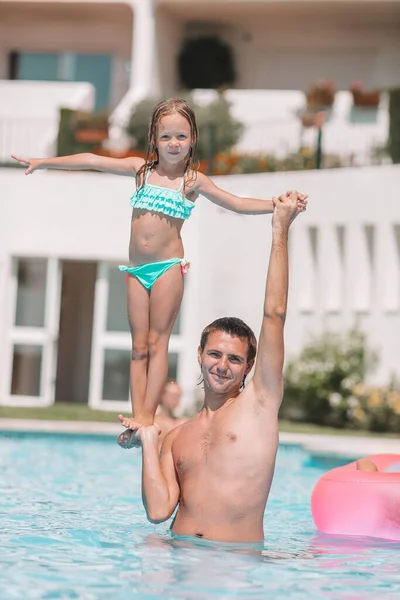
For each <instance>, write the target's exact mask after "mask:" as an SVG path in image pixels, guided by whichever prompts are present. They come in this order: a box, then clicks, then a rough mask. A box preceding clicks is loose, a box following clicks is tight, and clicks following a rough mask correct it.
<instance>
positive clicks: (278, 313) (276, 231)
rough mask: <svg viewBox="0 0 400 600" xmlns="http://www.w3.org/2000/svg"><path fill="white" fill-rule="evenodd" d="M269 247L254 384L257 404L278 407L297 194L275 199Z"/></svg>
mask: <svg viewBox="0 0 400 600" xmlns="http://www.w3.org/2000/svg"><path fill="white" fill-rule="evenodd" d="M273 202H274V214H273V218H272V247H271V254H270V260H269V266H268V274H267V283H266V288H265V301H264V315H263V321H262V326H261V333H260V339H259V343H258V352H257V360H256V365H255V370H254V377H253V380H252V382H253V385H254V387H255V390H256V393H257V396H258V398H259V400H260V401H262V402H264V401H268V402H273V403H274V404H276V405H277V408H279V406H280V404H281V402H282V396H283V373H282V372H283V361H284V341H283V328H284V325H285V319H286V311H287V299H288V282H289V259H288V232H289V227H290V225H291V223H292V222H293V221H294V219H295V218H296V217H297V215H298V214H299V213H300V212H301V209H300V208H299V207H298V194H297V192H289V193H288V194H287V195H285V196H280V197H279V198H274V199H273Z"/></svg>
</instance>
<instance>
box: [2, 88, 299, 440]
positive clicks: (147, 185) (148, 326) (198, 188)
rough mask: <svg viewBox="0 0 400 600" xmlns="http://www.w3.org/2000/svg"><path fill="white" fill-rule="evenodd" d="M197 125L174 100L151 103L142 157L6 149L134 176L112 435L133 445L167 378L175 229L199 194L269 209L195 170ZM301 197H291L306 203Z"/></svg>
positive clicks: (176, 266)
mask: <svg viewBox="0 0 400 600" xmlns="http://www.w3.org/2000/svg"><path fill="white" fill-rule="evenodd" d="M197 136H198V132H197V125H196V119H195V115H194V112H193V110H192V109H191V108H190V106H189V105H188V104H187V103H186V102H185V101H184V100H180V99H176V98H174V99H171V100H166V101H163V102H160V103H159V104H158V105H157V106H156V107H155V109H154V111H153V114H152V117H151V122H150V128H149V146H148V150H147V156H146V159H145V160H143V159H142V158H136V157H133V158H120V159H118V158H108V157H104V156H97V155H95V154H76V155H73V156H62V157H56V158H49V159H24V158H19V157H17V156H13V158H14V159H15V160H17V161H18V162H20V163H21V164H22V165H24V166H26V165H27V166H28V168H27V169H26V171H25V174H26V175H29V174H30V173H33V172H34V171H37V170H39V169H67V170H79V169H91V170H96V171H103V172H106V173H114V174H115V175H127V176H129V177H135V178H136V191H135V192H134V193H133V195H132V197H131V206H132V208H133V212H132V225H131V237H130V244H129V265H128V266H120V270H121V271H122V272H124V273H126V274H127V276H128V277H127V286H128V318H129V326H130V330H131V335H132V355H131V357H132V359H131V366H130V394H131V402H132V410H133V418H124V417H123V416H122V415H119V417H118V418H119V420H120V421H121V423H122V424H123V425H124V426H125V427H126V428H127V430H126V431H124V433H122V434H121V435H120V436H119V437H118V439H117V441H118V443H119V444H120V445H121V446H122V447H124V448H130V447H133V446H135V445H139V444H140V441H139V438H138V436H137V435H136V433H135V432H136V430H137V429H139V427H141V426H146V425H151V424H152V423H153V421H154V415H155V412H156V409H157V406H158V403H159V399H160V396H161V393H162V390H163V387H164V385H165V382H166V379H167V372H168V342H169V338H170V335H171V331H172V328H173V325H174V322H175V319H176V316H177V314H178V311H179V308H180V305H181V301H182V296H183V276H184V274H185V273H186V271H187V268H188V265H189V263H188V262H187V260H186V258H185V256H184V250H183V245H182V239H181V229H182V225H183V223H184V221H185V220H186V219H188V218H189V217H190V215H191V213H192V211H193V209H194V207H195V202H196V200H197V199H198V197H199V196H200V195H202V196H205V197H206V198H208V199H209V200H211V202H214V203H215V204H217V205H218V206H221V207H223V208H226V209H228V210H232V211H234V212H237V213H241V214H247V215H257V214H266V213H272V212H273V203H272V200H258V199H254V198H240V197H238V196H235V195H234V194H230V193H229V192H226V191H224V190H222V189H220V188H219V187H217V186H216V185H215V184H214V183H213V182H212V181H211V179H209V178H208V177H207V176H206V175H204V174H203V173H200V172H198V171H197V165H196V163H195V158H194V157H195V152H196V145H197ZM306 198H307V197H306V196H305V195H301V194H300V195H299V204H300V205H301V207H302V209H303V210H305V208H306Z"/></svg>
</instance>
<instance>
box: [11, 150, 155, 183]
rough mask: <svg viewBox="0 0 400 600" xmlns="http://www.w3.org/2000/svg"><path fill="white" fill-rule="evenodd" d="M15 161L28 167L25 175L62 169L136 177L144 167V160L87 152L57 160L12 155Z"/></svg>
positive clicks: (60, 157)
mask: <svg viewBox="0 0 400 600" xmlns="http://www.w3.org/2000/svg"><path fill="white" fill-rule="evenodd" d="M11 156H12V158H13V159H14V160H16V161H17V162H19V163H20V164H21V165H23V166H27V169H26V171H25V175H30V174H31V173H33V172H34V171H39V170H41V169H61V170H64V171H83V170H90V171H102V172H103V173H113V174H114V175H126V176H130V177H134V176H135V175H136V172H137V171H138V169H140V167H141V166H142V165H143V163H144V160H143V159H142V158H138V157H129V158H109V157H108V156H99V155H97V154H91V153H90V152H85V153H83V154H72V155H71V156H56V157H55V158H21V157H20V156H14V155H11Z"/></svg>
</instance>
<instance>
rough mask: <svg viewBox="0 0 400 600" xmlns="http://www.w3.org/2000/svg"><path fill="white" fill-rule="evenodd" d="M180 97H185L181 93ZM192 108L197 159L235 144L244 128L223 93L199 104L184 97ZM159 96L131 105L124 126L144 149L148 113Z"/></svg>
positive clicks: (146, 137)
mask: <svg viewBox="0 0 400 600" xmlns="http://www.w3.org/2000/svg"><path fill="white" fill-rule="evenodd" d="M182 97H185V96H184V95H183V96H182ZM185 100H187V101H188V102H189V104H190V106H191V107H192V108H193V110H194V112H195V115H196V120H197V125H198V128H199V144H198V151H197V158H198V159H199V160H202V159H205V158H210V157H211V156H213V155H215V154H216V153H218V152H223V151H224V150H227V149H228V148H230V147H232V146H234V145H235V144H236V143H237V142H238V140H239V137H240V135H241V133H242V131H243V125H242V124H241V123H239V122H238V121H236V120H235V119H234V118H233V117H232V115H231V113H230V103H229V102H228V101H227V100H225V98H224V97H223V96H218V98H217V99H216V100H214V101H213V102H211V103H210V104H208V105H206V106H203V105H201V106H200V105H198V104H196V103H195V102H194V100H193V99H192V98H191V97H190V96H187V97H185ZM159 101H160V98H158V99H157V98H146V99H144V100H142V101H141V102H139V103H138V104H136V106H135V107H134V108H133V110H132V113H131V116H130V118H129V122H128V125H127V128H126V131H127V133H128V134H129V135H130V136H132V137H133V138H134V142H135V148H137V149H138V150H141V151H146V150H147V140H148V131H149V123H150V118H151V113H152V111H153V108H154V107H155V105H156V104H157V103H158V102H159Z"/></svg>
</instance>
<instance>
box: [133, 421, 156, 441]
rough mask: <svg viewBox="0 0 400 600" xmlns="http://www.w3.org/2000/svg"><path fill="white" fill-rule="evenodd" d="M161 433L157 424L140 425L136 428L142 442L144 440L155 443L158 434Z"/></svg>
mask: <svg viewBox="0 0 400 600" xmlns="http://www.w3.org/2000/svg"><path fill="white" fill-rule="evenodd" d="M160 433H161V429H160V427H159V426H158V425H156V424H155V423H154V425H149V426H148V427H141V428H140V429H138V430H137V434H138V435H139V436H140V439H141V440H142V444H143V443H144V442H145V441H146V442H150V443H156V442H158V436H159V435H160Z"/></svg>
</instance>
